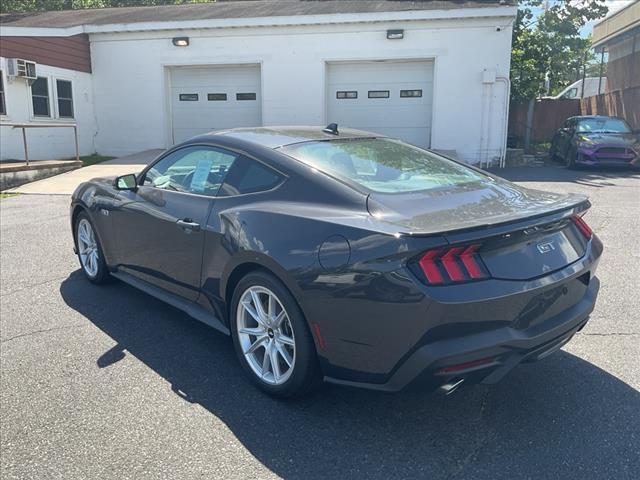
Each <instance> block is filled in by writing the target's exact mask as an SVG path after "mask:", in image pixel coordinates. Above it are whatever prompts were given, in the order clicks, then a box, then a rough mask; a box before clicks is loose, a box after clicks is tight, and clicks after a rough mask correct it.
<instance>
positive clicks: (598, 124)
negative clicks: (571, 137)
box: [577, 117, 631, 133]
mask: <svg viewBox="0 0 640 480" xmlns="http://www.w3.org/2000/svg"><path fill="white" fill-rule="evenodd" d="M577 130H578V132H580V133H630V132H631V129H630V128H629V125H627V124H626V123H625V122H624V120H621V119H619V118H608V117H597V118H583V119H582V120H580V122H579V123H578V129H577Z"/></svg>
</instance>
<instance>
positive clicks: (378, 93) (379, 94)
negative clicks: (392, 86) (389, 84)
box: [368, 90, 389, 98]
mask: <svg viewBox="0 0 640 480" xmlns="http://www.w3.org/2000/svg"><path fill="white" fill-rule="evenodd" d="M368 96H369V98H389V90H369V95H368Z"/></svg>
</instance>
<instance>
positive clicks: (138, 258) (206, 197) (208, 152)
mask: <svg viewBox="0 0 640 480" xmlns="http://www.w3.org/2000/svg"><path fill="white" fill-rule="evenodd" d="M235 157H236V154H234V153H231V152H228V151H226V150H221V149H217V148H214V147H209V146H200V145H195V146H189V147H184V148H181V149H178V150H174V151H172V152H170V153H168V154H167V155H166V156H164V157H162V158H161V159H160V160H159V161H158V162H156V163H155V164H154V165H153V166H152V167H151V168H150V169H149V170H148V171H146V173H144V174H143V177H142V178H140V179H139V186H138V189H137V190H136V191H122V192H120V193H119V197H120V198H119V202H118V206H117V208H116V209H115V210H114V212H113V216H114V219H113V221H114V226H115V232H116V235H117V239H116V242H117V248H118V267H119V268H122V269H123V270H125V271H126V272H127V273H130V274H132V275H135V276H137V277H139V278H141V279H143V280H145V281H147V282H149V283H152V284H154V285H156V286H159V287H161V288H163V289H165V290H167V291H169V292H171V293H174V294H177V295H180V296H181V297H183V298H185V299H188V300H192V301H195V300H196V299H197V297H198V295H199V291H200V287H201V284H200V274H201V267H202V254H203V248H204V238H205V233H204V230H205V225H206V222H207V217H208V215H209V212H210V210H211V206H212V202H213V197H214V196H215V195H216V194H217V193H218V190H219V188H220V185H221V184H222V181H223V179H224V177H225V176H226V172H227V171H228V169H229V167H230V166H231V164H232V163H233V161H234V159H235Z"/></svg>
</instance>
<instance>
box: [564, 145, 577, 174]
mask: <svg viewBox="0 0 640 480" xmlns="http://www.w3.org/2000/svg"><path fill="white" fill-rule="evenodd" d="M576 155H578V153H577V152H576V151H575V150H573V149H569V150H567V155H566V156H565V157H564V164H565V165H566V166H567V168H568V169H570V170H573V169H575V168H576Z"/></svg>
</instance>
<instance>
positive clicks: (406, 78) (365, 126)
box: [327, 61, 433, 148]
mask: <svg viewBox="0 0 640 480" xmlns="http://www.w3.org/2000/svg"><path fill="white" fill-rule="evenodd" d="M327 90H328V91H327V123H333V122H335V123H338V124H339V125H341V126H343V127H351V128H358V129H362V130H368V131H371V132H377V133H382V134H384V135H388V136H390V137H394V138H400V139H402V140H405V141H407V142H409V143H412V144H414V145H418V146H420V147H425V148H427V147H429V146H430V145H431V111H432V106H433V61H376V62H350V63H329V64H327Z"/></svg>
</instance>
